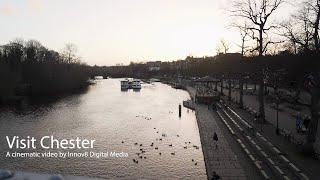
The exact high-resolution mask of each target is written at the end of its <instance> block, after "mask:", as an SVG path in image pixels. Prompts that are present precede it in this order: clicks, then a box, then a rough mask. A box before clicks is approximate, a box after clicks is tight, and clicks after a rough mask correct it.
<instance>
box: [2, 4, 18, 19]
mask: <svg viewBox="0 0 320 180" xmlns="http://www.w3.org/2000/svg"><path fill="white" fill-rule="evenodd" d="M16 13H17V11H16V9H15V8H14V7H13V6H10V5H4V6H1V7H0V15H3V16H13V15H15V14H16Z"/></svg>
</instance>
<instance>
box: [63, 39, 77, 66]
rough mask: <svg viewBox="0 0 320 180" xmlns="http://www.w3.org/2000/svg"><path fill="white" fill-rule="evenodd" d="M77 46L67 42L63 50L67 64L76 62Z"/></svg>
mask: <svg viewBox="0 0 320 180" xmlns="http://www.w3.org/2000/svg"><path fill="white" fill-rule="evenodd" d="M77 51H78V49H77V46H76V45H74V44H72V43H67V44H66V46H65V48H64V50H63V57H64V59H65V61H66V63H67V64H72V63H77V62H78V61H79V60H80V59H79V57H78V56H77Z"/></svg>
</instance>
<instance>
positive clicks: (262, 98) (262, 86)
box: [258, 69, 265, 122]
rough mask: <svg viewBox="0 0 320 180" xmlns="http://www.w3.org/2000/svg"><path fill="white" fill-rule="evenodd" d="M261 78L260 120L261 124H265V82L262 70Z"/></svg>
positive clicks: (259, 96)
mask: <svg viewBox="0 0 320 180" xmlns="http://www.w3.org/2000/svg"><path fill="white" fill-rule="evenodd" d="M260 73H261V74H260V77H259V95H258V99H259V119H260V122H265V113H264V82H263V72H262V69H261V72H260Z"/></svg>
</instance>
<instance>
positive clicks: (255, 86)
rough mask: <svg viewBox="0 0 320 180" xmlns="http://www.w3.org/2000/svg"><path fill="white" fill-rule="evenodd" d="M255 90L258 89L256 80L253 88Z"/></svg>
mask: <svg viewBox="0 0 320 180" xmlns="http://www.w3.org/2000/svg"><path fill="white" fill-rule="evenodd" d="M253 90H254V91H256V90H257V83H256V82H254V89H253Z"/></svg>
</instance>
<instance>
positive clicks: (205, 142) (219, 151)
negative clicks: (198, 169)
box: [187, 87, 248, 179]
mask: <svg viewBox="0 0 320 180" xmlns="http://www.w3.org/2000/svg"><path fill="white" fill-rule="evenodd" d="M187 91H188V92H189V93H190V95H191V96H192V97H194V95H195V89H194V88H191V87H187ZM195 110H196V117H197V122H198V127H199V133H200V139H201V145H202V150H203V155H204V159H205V164H206V170H207V176H208V179H211V177H212V172H214V171H215V172H216V173H217V174H218V175H219V176H220V177H221V179H248V177H247V176H246V174H245V172H244V170H243V168H242V167H241V165H240V162H239V160H238V158H237V156H236V155H235V153H234V152H233V150H232V149H231V147H230V145H229V143H228V141H227V140H226V138H225V137H224V134H223V132H222V130H221V129H220V128H219V126H218V123H217V122H216V119H215V118H214V117H213V115H212V113H211V111H209V110H208V108H207V106H206V105H200V104H195ZM214 132H216V133H217V135H218V139H219V140H218V148H216V147H215V146H214V143H213V134H214Z"/></svg>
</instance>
